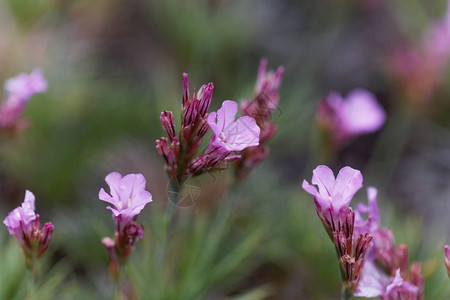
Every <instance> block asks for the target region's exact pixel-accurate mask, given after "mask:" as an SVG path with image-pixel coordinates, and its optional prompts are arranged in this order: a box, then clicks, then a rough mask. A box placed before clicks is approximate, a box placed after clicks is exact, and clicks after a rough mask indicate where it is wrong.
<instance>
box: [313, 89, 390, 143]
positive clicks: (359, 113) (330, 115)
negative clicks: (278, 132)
mask: <svg viewBox="0 0 450 300" xmlns="http://www.w3.org/2000/svg"><path fill="white" fill-rule="evenodd" d="M316 117H317V121H318V123H319V126H320V127H321V128H322V129H323V130H324V132H325V133H326V134H327V136H328V137H329V142H330V143H332V146H333V147H337V148H339V147H341V146H344V145H345V144H347V143H348V142H350V141H351V140H352V139H353V138H355V137H357V136H359V135H362V134H367V133H372V132H375V131H377V130H378V129H380V127H381V126H383V124H384V122H385V119H386V114H385V112H384V110H383V108H382V107H381V105H380V104H379V103H378V102H377V100H376V98H375V96H374V95H373V94H372V93H370V92H369V91H366V90H363V89H356V90H353V91H351V92H350V93H349V94H348V95H347V98H346V99H343V98H342V96H341V95H339V94H337V93H330V94H329V95H328V97H326V98H325V99H323V100H322V101H321V102H320V103H319V107H318V110H317V116H316Z"/></svg>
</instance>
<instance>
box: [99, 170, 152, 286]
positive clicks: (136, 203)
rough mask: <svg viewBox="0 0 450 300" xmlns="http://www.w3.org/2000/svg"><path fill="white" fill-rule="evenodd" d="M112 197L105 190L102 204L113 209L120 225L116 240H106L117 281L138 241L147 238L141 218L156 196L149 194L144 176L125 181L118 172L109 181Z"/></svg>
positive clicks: (133, 175)
mask: <svg viewBox="0 0 450 300" xmlns="http://www.w3.org/2000/svg"><path fill="white" fill-rule="evenodd" d="M105 181H106V183H107V184H108V185H109V188H110V194H108V193H107V192H105V190H104V189H103V188H102V189H100V192H99V195H98V196H99V198H100V200H103V201H106V202H108V203H110V204H112V205H113V206H108V207H107V209H109V210H111V211H112V216H113V218H114V220H115V222H116V228H115V234H114V240H113V239H111V238H108V237H105V238H103V239H102V243H103V244H104V245H105V247H106V249H107V251H108V254H109V259H110V270H111V273H112V275H113V276H114V277H115V278H117V277H118V272H119V267H120V265H121V264H122V263H123V262H124V261H125V260H126V259H127V258H128V256H129V255H130V254H131V252H132V251H133V248H134V244H135V242H136V240H137V239H138V238H139V239H143V238H144V228H143V226H142V225H140V224H138V223H137V222H136V219H137V216H138V214H139V213H140V212H141V210H142V209H143V208H144V206H145V205H146V204H147V203H149V202H151V201H152V195H151V194H150V192H148V191H146V190H145V184H146V181H145V178H144V176H143V175H142V174H128V175H126V176H124V177H123V178H122V175H120V174H119V173H117V172H112V173H110V174H108V176H106V178H105Z"/></svg>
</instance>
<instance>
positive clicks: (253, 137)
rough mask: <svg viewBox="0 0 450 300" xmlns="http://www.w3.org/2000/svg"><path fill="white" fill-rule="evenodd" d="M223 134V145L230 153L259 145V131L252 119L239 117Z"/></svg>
mask: <svg viewBox="0 0 450 300" xmlns="http://www.w3.org/2000/svg"><path fill="white" fill-rule="evenodd" d="M236 108H237V106H236ZM223 132H224V134H225V137H226V139H225V143H226V145H227V148H228V150H230V151H242V150H244V149H245V148H247V147H253V146H258V145H259V134H260V129H259V127H258V125H257V124H256V121H255V119H253V118H252V117H248V116H244V117H240V118H239V119H238V120H237V121H236V122H233V123H232V124H231V125H229V126H228V127H227V128H225V129H224V131H223Z"/></svg>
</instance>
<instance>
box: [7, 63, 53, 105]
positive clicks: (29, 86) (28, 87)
mask: <svg viewBox="0 0 450 300" xmlns="http://www.w3.org/2000/svg"><path fill="white" fill-rule="evenodd" d="M46 90H47V81H46V80H45V77H44V74H43V72H42V69H41V68H37V69H34V70H33V71H32V72H31V73H30V74H29V75H27V74H26V73H22V74H19V75H17V76H15V77H13V78H10V79H8V80H6V82H5V91H6V92H7V93H9V94H14V95H16V96H17V97H19V98H22V99H26V100H28V99H29V98H30V97H31V96H33V95H34V94H38V93H43V92H45V91H46Z"/></svg>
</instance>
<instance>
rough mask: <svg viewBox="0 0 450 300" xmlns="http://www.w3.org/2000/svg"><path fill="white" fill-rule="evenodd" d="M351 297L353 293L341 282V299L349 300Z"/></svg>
mask: <svg viewBox="0 0 450 300" xmlns="http://www.w3.org/2000/svg"><path fill="white" fill-rule="evenodd" d="M352 298H353V293H352V292H351V291H350V290H349V289H348V287H347V286H346V285H345V284H343V285H342V291H341V300H351V299H352Z"/></svg>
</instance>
